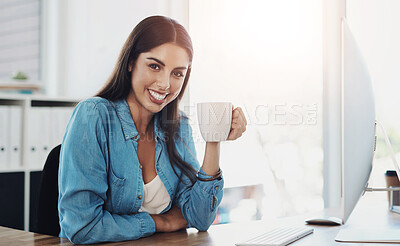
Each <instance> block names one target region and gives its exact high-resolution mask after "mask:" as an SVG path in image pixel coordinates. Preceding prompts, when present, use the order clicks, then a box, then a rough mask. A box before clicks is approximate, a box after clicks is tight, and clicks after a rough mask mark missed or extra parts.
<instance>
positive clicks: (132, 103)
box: [126, 94, 154, 135]
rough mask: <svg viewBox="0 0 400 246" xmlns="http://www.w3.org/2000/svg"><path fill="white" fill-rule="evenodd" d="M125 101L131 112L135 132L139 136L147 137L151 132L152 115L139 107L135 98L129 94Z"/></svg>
mask: <svg viewBox="0 0 400 246" xmlns="http://www.w3.org/2000/svg"><path fill="white" fill-rule="evenodd" d="M126 101H127V103H128V105H129V110H130V111H131V116H132V119H133V122H134V123H135V126H136V129H137V131H138V132H139V133H140V134H141V135H144V134H145V135H147V134H148V133H150V131H152V130H153V127H152V123H153V118H154V117H153V116H154V114H153V113H151V112H149V111H147V110H146V109H145V108H143V107H142V106H141V105H139V103H138V102H137V101H136V99H135V97H134V96H133V95H131V94H130V95H129V96H128V98H127V100H126Z"/></svg>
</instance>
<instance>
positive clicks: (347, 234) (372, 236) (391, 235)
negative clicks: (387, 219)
mask: <svg viewBox="0 0 400 246" xmlns="http://www.w3.org/2000/svg"><path fill="white" fill-rule="evenodd" d="M335 241H336V242H341V243H344V242H345V243H400V233H399V230H398V229H379V228H378V229H341V230H340V231H339V233H338V235H337V236H336V238H335Z"/></svg>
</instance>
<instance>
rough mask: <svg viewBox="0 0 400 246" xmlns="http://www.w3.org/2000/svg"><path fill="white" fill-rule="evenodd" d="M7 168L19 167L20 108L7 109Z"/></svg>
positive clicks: (11, 107)
mask: <svg viewBox="0 0 400 246" xmlns="http://www.w3.org/2000/svg"><path fill="white" fill-rule="evenodd" d="M8 123H9V131H8V133H9V135H8V140H9V145H8V150H9V156H8V158H9V166H10V167H11V168H18V167H21V153H22V152H21V147H22V145H21V141H22V140H21V138H22V107H21V106H10V107H9V121H8Z"/></svg>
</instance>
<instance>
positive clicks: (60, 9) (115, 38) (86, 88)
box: [43, 0, 187, 98]
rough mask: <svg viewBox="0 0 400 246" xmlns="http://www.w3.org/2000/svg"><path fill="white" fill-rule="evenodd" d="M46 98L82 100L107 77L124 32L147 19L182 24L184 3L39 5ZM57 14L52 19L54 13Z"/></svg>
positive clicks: (103, 0) (95, 0)
mask: <svg viewBox="0 0 400 246" xmlns="http://www.w3.org/2000/svg"><path fill="white" fill-rule="evenodd" d="M43 2H44V3H45V5H46V6H44V9H45V10H47V11H46V12H45V13H44V15H45V16H44V17H45V19H46V22H45V23H44V26H45V30H46V33H47V36H46V35H45V36H44V37H45V39H46V40H45V42H47V46H46V47H45V49H46V51H45V56H44V58H45V60H47V62H45V64H47V65H46V66H45V70H46V71H45V72H44V73H45V75H46V76H45V78H46V84H47V89H48V90H47V94H49V95H53V96H68V97H76V98H86V97H90V96H92V95H94V94H95V93H96V92H97V91H98V90H99V89H100V88H101V87H102V85H103V84H104V83H105V81H106V80H107V78H108V76H109V75H110V73H111V71H112V69H113V67H114V64H115V62H116V60H117V57H118V55H119V52H120V49H121V48H122V46H123V44H124V42H125V40H126V38H127V37H128V35H129V33H130V32H131V31H132V29H133V28H134V27H135V25H136V24H137V23H138V22H139V21H140V20H142V19H144V18H145V17H147V16H150V15H167V16H170V17H172V18H176V19H177V20H178V21H179V22H182V24H184V25H185V22H186V18H185V16H186V15H185V7H186V6H187V1H182V0H180V1H162V0H150V1H140V0H117V1H107V0H86V1H81V0H68V1H66V0H62V1H58V2H57V3H55V2H54V1H43ZM55 12H56V13H58V14H57V15H55V14H54V13H55Z"/></svg>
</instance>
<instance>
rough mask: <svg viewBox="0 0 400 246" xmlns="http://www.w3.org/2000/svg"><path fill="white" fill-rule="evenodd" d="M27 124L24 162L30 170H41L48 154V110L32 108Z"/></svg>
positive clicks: (46, 108)
mask: <svg viewBox="0 0 400 246" xmlns="http://www.w3.org/2000/svg"><path fill="white" fill-rule="evenodd" d="M26 124H27V146H28V147H27V150H26V152H27V153H26V156H27V158H26V160H27V162H28V165H29V166H30V167H31V168H37V169H42V168H43V166H44V162H45V160H46V158H47V154H48V152H50V150H51V149H50V145H49V140H50V137H49V135H50V125H51V124H50V108H49V107H32V108H31V109H30V111H29V115H28V120H27V121H26Z"/></svg>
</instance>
